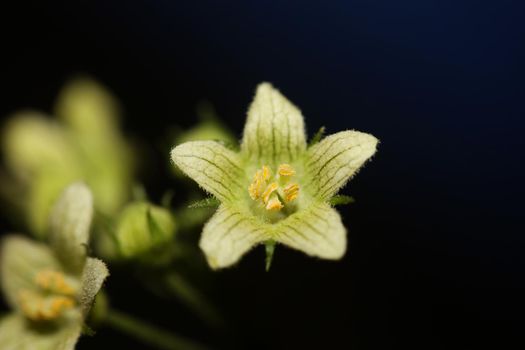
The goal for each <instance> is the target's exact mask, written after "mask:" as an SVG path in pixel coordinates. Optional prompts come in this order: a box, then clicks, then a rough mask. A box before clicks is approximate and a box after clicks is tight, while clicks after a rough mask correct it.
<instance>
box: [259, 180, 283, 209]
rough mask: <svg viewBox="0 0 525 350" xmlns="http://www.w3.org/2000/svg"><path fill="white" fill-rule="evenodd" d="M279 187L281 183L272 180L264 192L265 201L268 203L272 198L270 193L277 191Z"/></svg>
mask: <svg viewBox="0 0 525 350" xmlns="http://www.w3.org/2000/svg"><path fill="white" fill-rule="evenodd" d="M278 188H279V185H278V184H277V182H272V183H271V184H269V185H268V186H267V187H266V190H264V193H263V195H262V198H263V202H264V203H265V204H266V203H268V200H269V199H270V195H271V194H272V193H273V192H274V191H276V190H277V189H278Z"/></svg>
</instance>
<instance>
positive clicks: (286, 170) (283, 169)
mask: <svg viewBox="0 0 525 350" xmlns="http://www.w3.org/2000/svg"><path fill="white" fill-rule="evenodd" d="M277 172H278V173H279V175H281V176H293V175H295V170H294V169H293V168H292V166H291V165H290V164H281V165H279V169H278V170H277Z"/></svg>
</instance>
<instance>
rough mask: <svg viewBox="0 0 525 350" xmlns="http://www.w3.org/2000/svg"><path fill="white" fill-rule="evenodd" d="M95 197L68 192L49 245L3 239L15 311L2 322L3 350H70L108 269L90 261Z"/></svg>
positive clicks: (5, 285) (76, 187)
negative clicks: (88, 252) (89, 253)
mask: <svg viewBox="0 0 525 350" xmlns="http://www.w3.org/2000/svg"><path fill="white" fill-rule="evenodd" d="M92 216H93V197H92V195H91V192H90V191H89V189H88V188H87V187H86V186H85V185H84V184H81V183H76V184H73V185H71V186H69V187H67V189H66V190H65V191H64V192H63V194H62V196H60V199H59V200H58V202H57V203H56V205H55V206H54V208H53V210H52V214H51V225H50V228H51V229H50V230H49V235H48V237H46V243H47V244H44V243H39V242H35V241H33V240H31V239H28V238H26V237H24V236H21V235H10V236H6V237H5V238H4V239H3V241H2V246H1V255H0V271H1V278H0V281H1V285H2V291H3V293H4V295H5V298H6V301H7V302H8V304H9V306H10V307H11V309H12V312H11V314H10V315H8V316H7V317H4V318H2V320H1V322H0V348H1V349H35V350H47V349H57V350H69V349H73V348H74V347H75V344H76V342H77V339H78V338H79V336H80V334H81V331H82V328H83V327H84V320H85V318H86V317H87V315H88V312H89V311H90V309H91V306H92V304H93V301H94V298H95V296H96V295H97V293H98V292H99V290H100V288H101V287H102V284H103V282H104V280H105V279H106V277H107V276H108V274H109V273H108V270H107V268H106V265H105V264H104V263H103V262H102V261H101V260H98V259H96V258H91V257H87V255H86V250H87V249H86V247H87V245H88V242H89V234H90V226H91V219H92Z"/></svg>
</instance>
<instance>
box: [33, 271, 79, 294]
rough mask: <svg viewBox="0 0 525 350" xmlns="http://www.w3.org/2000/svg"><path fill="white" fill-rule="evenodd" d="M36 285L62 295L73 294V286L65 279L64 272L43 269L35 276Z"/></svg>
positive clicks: (74, 291)
mask: <svg viewBox="0 0 525 350" xmlns="http://www.w3.org/2000/svg"><path fill="white" fill-rule="evenodd" d="M35 283H36V285H37V286H39V287H40V288H42V289H43V290H45V291H49V292H52V293H56V294H63V295H75V293H76V290H75V288H74V287H73V286H72V285H71V284H70V283H68V281H66V278H65V276H64V274H62V273H60V272H58V271H53V270H43V271H40V272H39V273H38V274H37V275H36V276H35Z"/></svg>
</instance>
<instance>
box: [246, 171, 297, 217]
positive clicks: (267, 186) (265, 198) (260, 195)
mask: <svg viewBox="0 0 525 350" xmlns="http://www.w3.org/2000/svg"><path fill="white" fill-rule="evenodd" d="M294 175H295V170H294V169H293V168H292V166H291V165H290V164H281V165H279V167H278V170H277V173H276V174H275V176H272V171H271V170H270V168H269V167H268V166H267V165H264V166H263V167H262V168H261V169H259V170H257V171H256V172H255V175H254V177H253V181H252V183H251V184H250V186H249V187H248V193H249V194H250V197H251V199H253V200H254V201H260V202H262V204H264V205H265V206H264V207H265V208H266V210H274V211H279V210H281V209H282V208H284V203H289V202H291V201H293V200H295V199H296V198H297V196H298V195H299V185H298V184H296V183H292V184H288V183H289V182H290V181H291V177H292V176H294ZM281 186H285V187H284V188H283V187H281ZM283 197H284V198H283Z"/></svg>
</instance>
